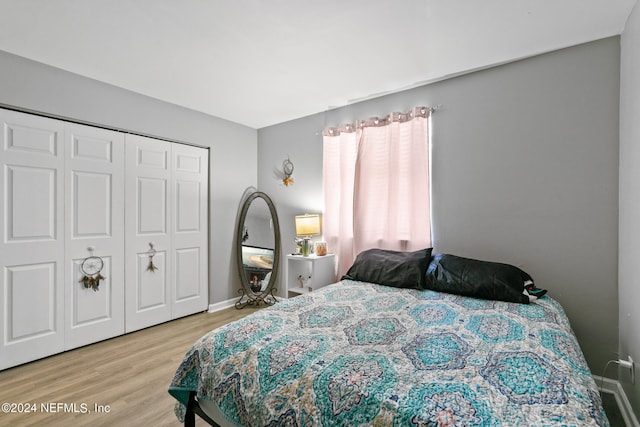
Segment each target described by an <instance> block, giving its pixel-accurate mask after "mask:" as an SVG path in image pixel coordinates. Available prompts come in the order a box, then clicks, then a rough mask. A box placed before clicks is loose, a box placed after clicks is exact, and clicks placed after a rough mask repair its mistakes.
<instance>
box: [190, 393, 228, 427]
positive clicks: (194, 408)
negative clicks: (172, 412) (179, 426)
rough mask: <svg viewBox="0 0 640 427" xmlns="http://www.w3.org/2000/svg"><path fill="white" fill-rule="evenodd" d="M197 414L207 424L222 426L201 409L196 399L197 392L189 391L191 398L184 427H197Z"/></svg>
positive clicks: (215, 426) (216, 426)
mask: <svg viewBox="0 0 640 427" xmlns="http://www.w3.org/2000/svg"><path fill="white" fill-rule="evenodd" d="M196 414H197V415H198V416H199V417H200V418H202V419H203V420H204V421H205V422H206V423H207V424H209V425H211V426H213V427H220V425H219V424H218V423H216V422H215V421H214V420H213V419H211V418H209V416H208V415H207V414H206V413H205V412H204V411H203V410H202V409H200V405H198V402H197V401H196V392H195V391H191V392H189V400H188V401H187V411H186V413H185V414H184V427H196Z"/></svg>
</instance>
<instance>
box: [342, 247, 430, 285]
mask: <svg viewBox="0 0 640 427" xmlns="http://www.w3.org/2000/svg"><path fill="white" fill-rule="evenodd" d="M430 260H431V248H427V249H421V250H419V251H415V252H400V251H391V250H387V249H369V250H366V251H363V252H360V253H359V254H358V256H357V257H356V260H355V261H354V263H353V265H352V266H351V268H349V271H347V274H345V275H344V276H342V278H343V279H351V280H358V281H361V282H370V283H377V284H379V285H386V286H393V287H395V288H413V289H424V286H425V281H426V276H425V273H426V271H427V266H428V265H429V261H430Z"/></svg>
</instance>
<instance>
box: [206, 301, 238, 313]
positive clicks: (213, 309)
mask: <svg viewBox="0 0 640 427" xmlns="http://www.w3.org/2000/svg"><path fill="white" fill-rule="evenodd" d="M236 301H238V298H234V299H228V300H226V301H221V302H217V303H215V304H209V309H208V310H207V311H208V312H209V313H215V312H216V311H220V310H224V309H225V308H229V307H233V306H235V304H236Z"/></svg>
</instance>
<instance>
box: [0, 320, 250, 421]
mask: <svg viewBox="0 0 640 427" xmlns="http://www.w3.org/2000/svg"><path fill="white" fill-rule="evenodd" d="M255 310H256V309H255V308H252V307H247V308H245V309H244V310H236V309H234V308H229V309H225V310H221V311H219V312H216V313H200V314H195V315H192V316H188V317H185V318H182V319H178V320H174V321H172V322H167V323H164V324H162V325H158V326H154V327H151V328H147V329H144V330H141V331H137V332H134V333H131V334H127V335H124V336H122V337H117V338H112V339H110V340H107V341H102V342H99V343H96V344H92V345H89V346H86V347H82V348H79V349H75V350H71V351H68V352H65V353H61V354H57V355H55V356H51V357H48V358H45V359H41V360H38V361H35V362H31V363H28V364H25V365H21V366H17V367H15V368H10V369H6V370H4V371H0V403H5V402H8V403H17V404H24V403H30V404H36V409H37V412H34V413H20V414H17V413H3V412H0V425H1V426H5V425H10V426H36V425H38V426H41V425H47V426H71V425H73V426H109V427H111V426H160V427H162V426H167V427H177V426H179V425H180V423H179V422H178V420H177V418H176V417H175V415H174V413H173V407H174V404H175V399H173V398H172V397H171V396H170V395H169V393H168V392H167V389H168V387H169V383H170V382H171V379H172V378H173V374H174V373H175V371H176V369H177V368H178V365H179V364H180V361H181V360H182V357H183V356H184V354H185V353H186V351H187V350H188V349H189V347H191V346H192V345H193V343H194V342H195V341H196V340H197V339H198V338H200V337H201V336H202V335H204V334H205V333H207V332H208V331H210V330H212V329H215V328H217V327H219V326H221V325H224V324H226V323H228V322H231V321H233V320H237V319H240V318H242V317H244V316H246V315H247V314H250V313H252V312H254V311H255ZM58 404H61V405H63V406H58ZM65 404H66V408H65V407H64V405H65ZM42 405H44V406H45V407H47V405H49V406H48V407H50V409H51V410H57V411H58V412H50V413H43V411H42V410H41V409H42ZM95 405H102V407H99V408H98V409H103V411H106V409H107V408H108V410H109V412H108V413H107V412H103V413H96V412H95V409H96V407H95ZM85 409H86V410H88V411H90V412H89V413H81V412H83V411H84V410H85ZM74 410H75V411H76V413H74ZM196 425H197V426H204V425H205V424H204V423H203V422H202V421H200V420H198V421H197V422H196Z"/></svg>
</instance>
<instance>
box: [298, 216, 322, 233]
mask: <svg viewBox="0 0 640 427" xmlns="http://www.w3.org/2000/svg"><path fill="white" fill-rule="evenodd" d="M295 219H296V236H316V235H318V234H320V215H318V214H314V215H309V214H306V215H296V218H295Z"/></svg>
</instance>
